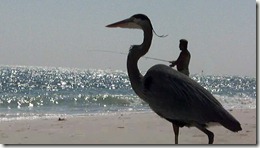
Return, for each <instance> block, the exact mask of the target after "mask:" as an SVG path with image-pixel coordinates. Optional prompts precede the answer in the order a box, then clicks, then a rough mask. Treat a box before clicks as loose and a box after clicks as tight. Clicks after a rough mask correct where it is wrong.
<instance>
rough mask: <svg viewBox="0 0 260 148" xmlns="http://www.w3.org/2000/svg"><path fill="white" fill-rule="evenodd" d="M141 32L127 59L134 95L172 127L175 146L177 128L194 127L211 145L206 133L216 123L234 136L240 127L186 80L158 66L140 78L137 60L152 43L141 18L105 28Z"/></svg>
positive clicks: (145, 21)
mask: <svg viewBox="0 0 260 148" xmlns="http://www.w3.org/2000/svg"><path fill="white" fill-rule="evenodd" d="M106 27H111V28H112V27H121V28H134V29H141V30H143V33H144V39H143V43H142V44H141V45H133V46H131V48H130V50H129V53H128V56H127V71H128V76H129V79H130V82H131V86H132V88H133V90H134V92H135V93H136V94H137V95H138V96H139V97H140V98H141V99H142V100H144V101H145V102H147V103H148V104H149V106H150V108H151V109H152V110H153V111H154V112H155V113H157V114H158V115H159V116H161V117H162V118H165V119H166V120H167V121H169V122H171V123H172V126H173V131H174V134H175V144H178V136H179V128H180V127H184V126H187V127H192V126H194V127H197V128H198V129H199V130H201V131H202V132H204V133H205V134H206V135H207V136H208V143H209V144H213V141H214V134H213V133H212V132H211V131H209V130H208V129H206V128H207V127H208V126H210V125H211V124H210V123H214V122H215V123H218V124H220V125H222V126H224V127H225V128H227V129H229V130H231V131H233V132H237V131H240V130H242V128H241V126H240V123H239V122H238V121H237V120H236V119H235V118H234V117H233V116H232V115H231V114H230V113H229V112H227V111H226V110H225V109H224V108H223V106H222V105H221V104H220V103H219V102H218V101H217V99H215V97H214V96H213V95H212V94H211V93H210V92H209V91H207V90H206V89H205V88H204V87H202V86H200V85H199V84H198V83H197V82H196V81H194V80H192V79H191V78H189V77H188V76H186V75H184V74H182V73H180V72H178V71H176V70H174V69H172V68H170V67H169V66H166V65H162V64H158V65H154V66H152V67H151V68H150V69H149V70H148V71H147V72H146V74H145V75H144V76H143V75H142V74H141V73H140V71H139V69H138V60H139V59H140V58H141V57H142V56H144V55H145V54H146V53H147V52H148V50H149V48H150V46H151V43H152V38H153V32H154V30H153V27H152V24H151V21H150V19H149V18H148V17H147V16H146V15H144V14H136V15H133V16H132V17H130V18H128V19H125V20H122V21H119V22H116V23H113V24H110V25H107V26H106Z"/></svg>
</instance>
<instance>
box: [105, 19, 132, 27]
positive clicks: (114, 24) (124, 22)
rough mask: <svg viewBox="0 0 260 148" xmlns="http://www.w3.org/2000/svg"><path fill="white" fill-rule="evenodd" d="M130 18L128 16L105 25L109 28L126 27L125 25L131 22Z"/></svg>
mask: <svg viewBox="0 0 260 148" xmlns="http://www.w3.org/2000/svg"><path fill="white" fill-rule="evenodd" d="M131 22H132V20H131V19H130V18H128V19H125V20H122V21H119V22H116V23H113V24H110V25H107V26H106V27H109V28H114V27H121V28H128V27H127V26H128V25H129V23H131Z"/></svg>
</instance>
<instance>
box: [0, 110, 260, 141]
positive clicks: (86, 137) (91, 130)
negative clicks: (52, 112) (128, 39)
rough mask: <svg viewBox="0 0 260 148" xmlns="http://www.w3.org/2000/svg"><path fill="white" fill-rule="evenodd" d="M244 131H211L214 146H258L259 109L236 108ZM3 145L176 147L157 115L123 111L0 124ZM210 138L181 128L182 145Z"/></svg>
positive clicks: (218, 128) (166, 125)
mask: <svg viewBox="0 0 260 148" xmlns="http://www.w3.org/2000/svg"><path fill="white" fill-rule="evenodd" d="M230 113H231V114H232V115H233V116H234V117H235V118H236V119H237V120H238V121H239V122H240V123H241V126H242V129H243V130H242V131H239V132H237V133H234V132H231V131H229V130H228V129H226V128H224V127H223V126H213V127H209V128H208V129H209V130H210V131H212V132H213V133H214V134H215V139H214V144H256V141H257V140H256V109H233V110H231V111H230ZM0 136H1V137H0V143H2V144H174V134H173V131H172V126H171V123H170V122H168V121H166V120H165V119H163V118H161V117H159V116H158V115H156V114H155V113H154V112H145V113H143V112H138V113H132V112H124V113H112V114H107V115H92V116H68V117H66V116H64V117H61V118H60V120H59V118H39V119H32V120H11V121H1V124H0ZM207 142H208V139H207V136H206V135H205V134H204V133H202V132H201V131H199V130H198V129H197V128H195V127H191V128H187V127H183V128H180V134H179V143H180V144H207Z"/></svg>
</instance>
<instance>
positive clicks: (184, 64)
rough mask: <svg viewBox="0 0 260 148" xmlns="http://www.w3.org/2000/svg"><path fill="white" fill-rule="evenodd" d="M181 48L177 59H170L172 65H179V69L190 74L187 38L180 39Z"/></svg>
mask: <svg viewBox="0 0 260 148" xmlns="http://www.w3.org/2000/svg"><path fill="white" fill-rule="evenodd" d="M179 48H180V50H181V53H180V55H179V57H178V59H177V60H176V61H170V63H171V64H170V65H169V66H170V67H174V66H175V65H177V70H178V71H179V72H181V73H183V74H185V75H187V76H189V74H190V72H189V64H190V58H191V55H190V52H189V51H188V41H187V40H185V39H181V40H180V44H179Z"/></svg>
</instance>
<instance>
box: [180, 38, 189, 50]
mask: <svg viewBox="0 0 260 148" xmlns="http://www.w3.org/2000/svg"><path fill="white" fill-rule="evenodd" d="M179 48H180V50H183V49H187V48H188V41H187V40H185V39H181V40H180V45H179Z"/></svg>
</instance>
